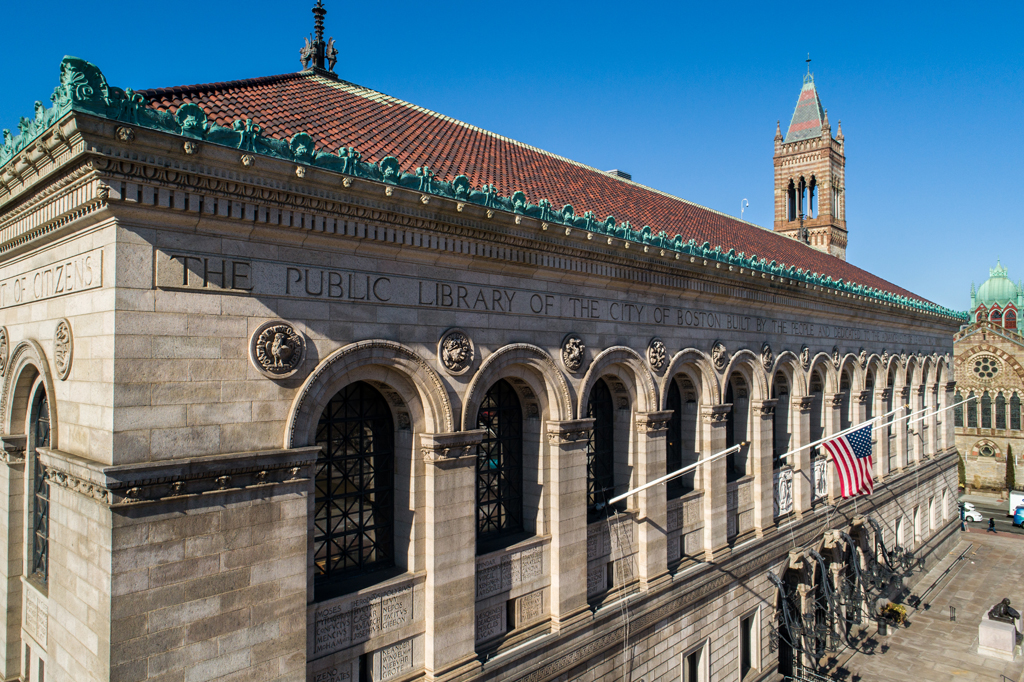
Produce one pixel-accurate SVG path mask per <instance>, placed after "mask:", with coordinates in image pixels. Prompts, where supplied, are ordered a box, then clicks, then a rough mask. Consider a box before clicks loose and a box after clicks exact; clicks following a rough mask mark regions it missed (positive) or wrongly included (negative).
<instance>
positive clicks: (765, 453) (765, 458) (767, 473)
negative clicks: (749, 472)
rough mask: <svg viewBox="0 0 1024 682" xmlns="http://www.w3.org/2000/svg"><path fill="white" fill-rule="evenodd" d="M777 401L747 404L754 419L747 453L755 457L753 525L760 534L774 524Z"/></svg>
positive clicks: (756, 401)
mask: <svg viewBox="0 0 1024 682" xmlns="http://www.w3.org/2000/svg"><path fill="white" fill-rule="evenodd" d="M778 402H779V401H778V400H753V401H751V405H750V407H751V415H752V416H753V419H754V423H753V424H752V426H753V428H752V429H751V432H752V433H753V439H754V440H753V443H751V445H750V454H751V456H752V457H753V458H754V461H753V464H754V466H753V471H754V490H753V498H754V527H755V528H756V529H757V534H758V536H763V535H764V533H765V531H767V530H768V529H769V528H771V527H773V526H774V525H775V512H774V504H773V503H774V495H775V487H774V481H773V479H772V473H773V470H772V448H773V445H774V444H773V442H772V420H773V419H774V418H775V406H776V404H777V403H778Z"/></svg>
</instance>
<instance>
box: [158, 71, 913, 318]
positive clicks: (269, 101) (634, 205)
mask: <svg viewBox="0 0 1024 682" xmlns="http://www.w3.org/2000/svg"><path fill="white" fill-rule="evenodd" d="M811 88H813V84H812V85H811ZM140 94H141V95H142V96H144V97H145V98H146V99H147V100H149V103H150V106H152V107H154V108H157V109H160V110H165V111H171V112H174V111H176V110H177V108H178V107H179V106H181V105H182V104H183V103H185V102H194V103H196V104H200V105H201V106H202V107H203V108H204V109H205V110H206V112H207V115H208V116H209V117H210V118H211V119H213V120H215V121H216V122H217V123H218V124H220V125H223V126H230V125H231V123H232V122H233V121H235V120H237V119H240V118H242V119H244V118H252V119H253V120H254V121H255V122H256V123H258V124H259V125H260V126H262V128H263V134H264V135H267V136H269V137H277V138H282V139H285V138H289V137H291V136H292V135H294V134H295V133H298V132H306V133H309V134H310V135H312V136H313V139H314V140H316V142H317V146H318V147H319V148H321V149H323V150H325V151H329V152H332V153H337V151H338V149H339V148H341V147H355V148H356V149H358V150H359V151H360V152H362V154H363V158H364V159H365V160H368V161H373V162H377V161H380V160H381V159H383V158H384V157H385V156H389V155H390V156H394V157H396V158H397V159H398V161H399V162H400V164H401V166H402V168H403V169H404V170H407V171H411V170H412V169H413V168H416V167H419V166H424V165H426V166H429V167H430V168H431V170H433V171H434V173H435V176H436V177H437V179H438V180H451V179H452V178H454V177H455V176H457V175H459V174H464V175H466V176H467V177H468V178H469V180H470V182H471V183H472V184H473V186H474V187H480V186H481V185H484V184H493V185H495V186H496V187H497V188H498V191H499V192H500V193H501V194H504V195H506V196H507V195H510V194H511V193H512V192H514V191H516V190H522V191H523V192H524V193H525V194H526V196H527V198H528V200H530V201H531V202H533V203H537V202H538V201H539V200H540V199H548V200H549V201H551V204H552V206H554V207H555V208H561V207H562V205H564V204H572V205H573V207H574V208H575V209H576V212H577V214H582V213H583V212H584V211H593V212H594V213H595V215H597V216H598V217H599V218H600V219H604V217H605V216H608V215H614V216H615V217H616V220H618V221H622V220H628V221H630V223H631V224H632V225H633V227H634V228H635V229H638V228H640V227H642V226H644V225H650V226H651V228H652V229H653V230H654V231H658V230H665V232H666V233H667V234H668V235H669V236H670V237H672V236H675V235H676V234H680V235H682V237H683V240H684V241H688V240H690V239H694V240H696V242H697V243H698V244H702V243H704V242H705V241H707V242H710V244H711V246H712V247H714V246H719V245H720V246H721V247H722V248H723V249H724V250H726V251H728V250H729V249H730V248H734V249H736V251H737V252H745V253H746V254H747V255H748V256H749V255H752V254H757V256H758V257H760V258H764V259H767V260H775V261H777V262H779V263H785V264H786V265H787V266H796V267H798V268H803V269H804V270H809V271H811V272H817V273H819V274H821V275H831V276H832V278H833V279H843V280H844V281H848V282H856V283H858V284H861V285H865V286H870V287H877V288H880V289H882V290H884V291H889V292H892V293H894V294H902V295H904V296H910V297H912V298H916V299H919V300H925V299H922V298H921V297H920V296H916V295H914V294H912V293H911V292H909V291H907V290H905V289H903V288H901V287H898V286H896V285H894V284H891V283H890V282H887V281H885V280H883V279H881V278H879V277H876V276H874V275H872V274H871V273H869V272H867V271H865V270H862V269H860V268H858V267H856V266H854V265H851V264H850V263H847V262H845V261H843V260H840V259H838V258H835V257H833V256H830V255H828V254H825V253H822V252H820V251H817V250H815V249H812V248H810V247H809V246H806V245H804V244H801V243H799V242H796V241H794V240H792V239H789V238H787V237H783V236H781V235H779V234H776V233H774V232H772V231H770V230H766V229H763V228H760V227H757V226H756V225H752V224H750V223H746V222H743V221H740V220H737V219H735V218H732V217H730V216H727V215H724V214H722V213H719V212H717V211H713V210H711V209H708V208H705V207H703V206H698V205H696V204H693V203H691V202H688V201H686V200H683V199H680V198H677V197H674V196H671V195H668V194H665V193H663V192H660V191H658V190H654V189H651V188H648V187H645V186H643V185H640V184H638V183H635V182H631V181H628V180H625V179H623V178H618V177H614V176H611V175H609V174H607V173H604V172H602V171H599V170H597V169H594V168H590V167H588V166H584V165H583V164H580V163H577V162H575V161H571V160H569V159H565V158H562V157H560V156H557V155H554V154H551V153H549V152H545V151H543V150H540V149H537V148H535V147H531V146H529V145H526V144H523V143H520V142H516V141H514V140H510V139H508V138H505V137H502V136H500V135H496V134H494V133H491V132H488V131H485V130H481V129H480V128H477V127H475V126H472V125H469V124H466V123H463V122H460V121H457V120H455V119H452V118H449V117H447V116H443V115H441V114H437V113H435V112H432V111H428V110H426V109H423V108H422V107H418V106H415V105H413V104H410V103H408V102H403V101H401V100H398V99H395V98H393V97H389V96H388V95H384V94H382V93H379V92H376V91H374V90H370V89H368V88H363V87H361V86H358V85H354V84H352V83H347V82H345V81H335V80H333V79H329V78H324V77H322V76H317V75H313V74H311V73H291V74H284V75H280V76H268V77H264V78H253V79H249V80H240V81H233V82H229V83H211V84H207V85H191V86H182V87H173V88H160V89H155V90H145V91H141V92H140ZM807 95H809V97H808V99H810V98H811V97H813V99H810V102H809V103H810V104H811V106H809V107H806V108H807V109H808V110H810V111H809V115H808V116H807V118H808V119H812V118H814V114H816V113H817V111H816V110H817V109H818V107H819V106H820V104H818V99H817V93H816V92H813V95H810V93H807ZM798 113H802V112H800V111H799V105H798ZM798 118H803V116H798V115H797V114H794V121H796V119H798ZM796 122H800V121H796ZM791 132H793V131H792V130H791Z"/></svg>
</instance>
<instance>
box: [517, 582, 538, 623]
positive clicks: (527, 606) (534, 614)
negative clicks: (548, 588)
mask: <svg viewBox="0 0 1024 682" xmlns="http://www.w3.org/2000/svg"><path fill="white" fill-rule="evenodd" d="M543 616H544V591H543V590H537V591H536V592H531V593H530V594H527V595H523V596H522V597H520V598H519V599H517V600H516V627H522V626H523V625H527V624H529V623H532V622H533V621H535V620H538V619H540V618H542V617H543Z"/></svg>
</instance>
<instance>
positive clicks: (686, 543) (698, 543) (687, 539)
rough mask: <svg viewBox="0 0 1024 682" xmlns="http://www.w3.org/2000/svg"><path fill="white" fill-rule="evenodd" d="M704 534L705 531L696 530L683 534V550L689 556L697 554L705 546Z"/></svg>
mask: <svg viewBox="0 0 1024 682" xmlns="http://www.w3.org/2000/svg"><path fill="white" fill-rule="evenodd" d="M703 534H704V531H700V530H695V531H693V532H692V533H687V534H686V535H684V536H683V551H684V552H686V554H687V555H688V556H696V555H697V553H698V552H700V551H701V548H702V547H703V546H704V539H703Z"/></svg>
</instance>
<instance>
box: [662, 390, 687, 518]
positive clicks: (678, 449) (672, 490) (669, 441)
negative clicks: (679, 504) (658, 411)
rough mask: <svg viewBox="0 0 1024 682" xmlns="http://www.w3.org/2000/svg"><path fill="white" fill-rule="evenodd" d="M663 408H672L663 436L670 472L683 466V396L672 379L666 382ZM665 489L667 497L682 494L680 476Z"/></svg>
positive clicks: (666, 465)
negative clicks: (665, 434) (666, 390)
mask: <svg viewBox="0 0 1024 682" xmlns="http://www.w3.org/2000/svg"><path fill="white" fill-rule="evenodd" d="M665 408H666V409H669V410H672V416H671V417H670V418H669V420H668V435H667V436H666V438H665V473H666V474H671V473H672V472H673V471H679V470H680V469H682V468H683V441H682V435H683V434H682V430H683V397H682V395H681V394H680V393H679V386H677V385H676V382H674V381H670V382H668V395H667V396H666V401H665ZM666 489H667V490H666V491H667V493H668V498H669V499H672V498H675V497H679V496H680V495H682V494H683V492H684V490H683V481H682V477H676V478H673V479H672V480H670V481H669V482H668V485H667V486H666Z"/></svg>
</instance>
